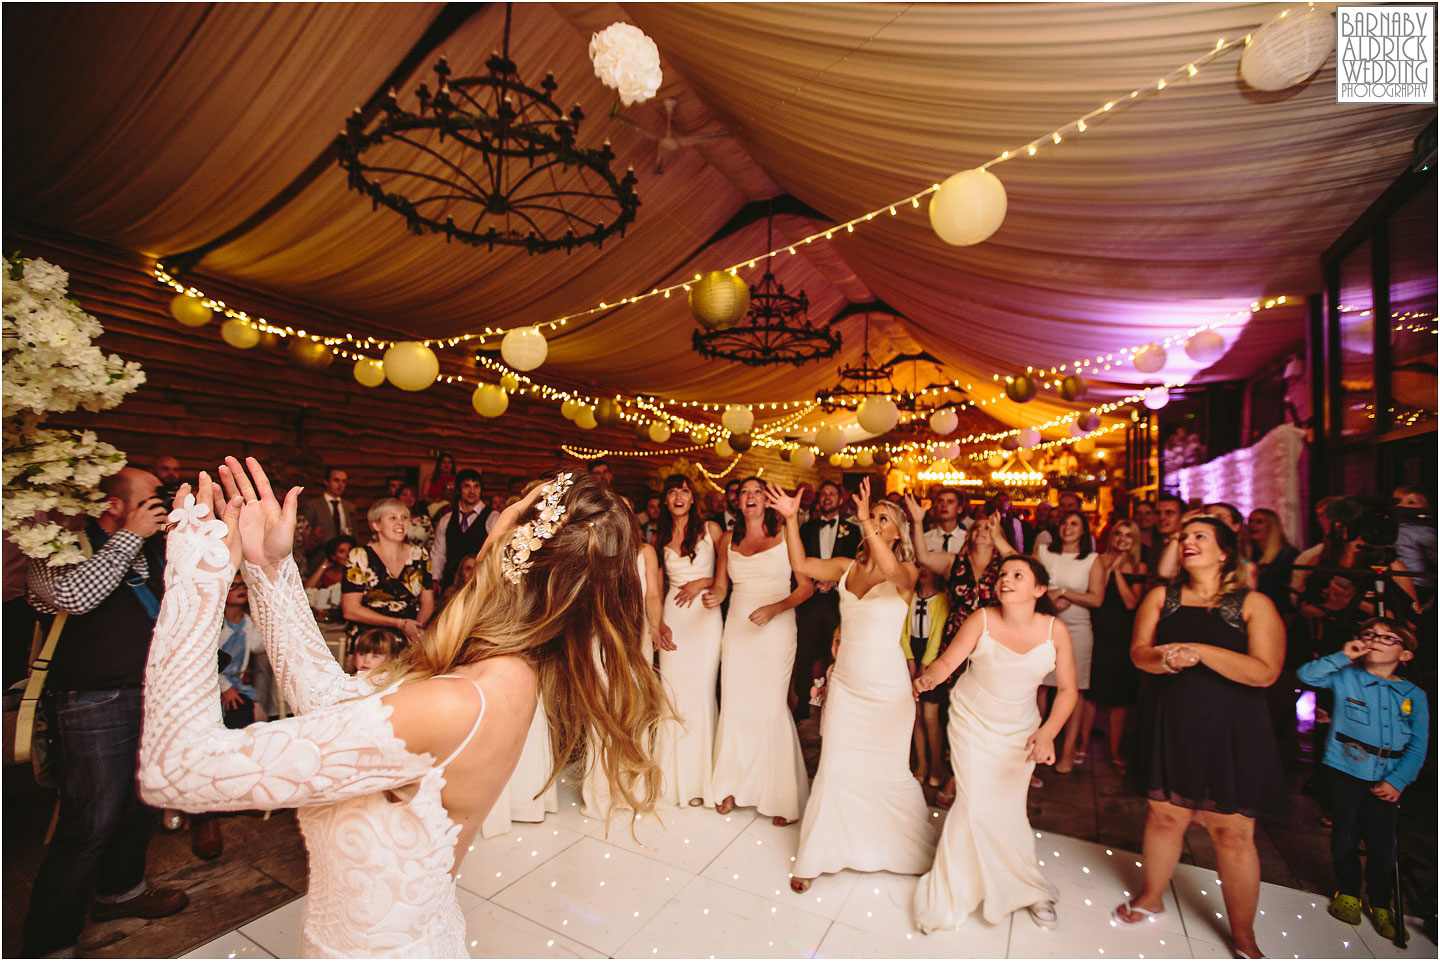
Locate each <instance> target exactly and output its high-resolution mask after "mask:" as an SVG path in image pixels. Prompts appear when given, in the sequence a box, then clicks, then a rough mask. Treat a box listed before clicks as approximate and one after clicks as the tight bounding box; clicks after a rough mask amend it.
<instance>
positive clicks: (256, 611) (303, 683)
mask: <svg viewBox="0 0 1440 961" xmlns="http://www.w3.org/2000/svg"><path fill="white" fill-rule="evenodd" d="M241 563H242V564H243V566H244V569H245V583H246V584H247V585H248V586H249V588H250V613H251V615H252V616H253V617H254V618H255V623H256V624H258V625H259V626H260V636H261V637H262V638H263V639H264V641H265V652H266V654H268V655H269V657H270V665H271V667H273V668H274V670H275V679H276V682H277V683H278V684H279V685H280V690H281V691H283V692H284V693H285V700H286V702H288V703H289V704H291V705H292V706H293V707H294V710H295V713H296V714H306V713H309V712H310V711H314V710H318V709H320V708H325V707H330V706H332V705H335V704H338V703H340V702H341V701H346V700H349V699H350V698H353V697H360V696H362V695H365V694H373V693H374V692H375V690H376V687H375V685H374V683H373V682H371V681H370V680H368V679H366V678H363V677H351V676H350V675H348V674H346V673H345V672H344V671H342V670H341V669H340V665H339V664H337V663H336V662H335V655H334V654H332V653H330V648H329V647H327V646H326V645H325V639H324V638H323V637H321V635H320V628H319V626H318V625H317V624H316V623H315V615H314V614H312V613H310V604H309V602H308V601H307V600H306V598H305V587H304V584H303V583H302V582H301V580H300V570H299V568H297V567H296V566H295V561H294V560H293V559H292V558H289V557H287V558H285V560H283V561H281V563H280V569H279V571H278V572H277V573H276V575H275V580H274V582H273V583H272V582H271V581H270V579H269V578H268V577H266V576H265V572H264V571H262V570H261V569H260V568H258V567H256V566H255V565H254V564H251V563H249V562H248V561H242V562H241ZM167 589H168V588H167Z"/></svg>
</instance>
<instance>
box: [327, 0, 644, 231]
mask: <svg viewBox="0 0 1440 961" xmlns="http://www.w3.org/2000/svg"><path fill="white" fill-rule="evenodd" d="M510 13H511V7H510V4H508V3H507V4H506V5H505V36H504V45H503V48H502V52H500V53H496V54H492V55H491V56H490V59H489V60H487V61H486V62H485V68H486V73H484V74H482V75H478V76H472V77H452V76H451V75H450V66H449V64H448V63H447V62H446V60H445V59H444V58H443V57H442V58H441V59H440V61H439V62H438V63H436V64H435V79H436V89H435V90H434V91H433V92H432V91H431V90H430V88H429V87H428V86H427V85H426V84H423V83H422V84H420V86H419V87H418V88H417V89H416V91H415V97H416V100H417V101H418V107H417V109H416V111H415V112H411V111H409V110H405V109H402V108H401V107H400V104H399V102H398V99H397V97H396V94H395V91H393V90H392V91H391V92H390V95H389V97H387V98H386V100H385V101H384V103H383V104H382V105H381V112H380V113H379V115H378V116H377V117H376V118H375V119H374V121H373V123H372V122H370V121H367V120H366V119H365V118H364V117H363V116H362V115H361V114H360V112H359V111H358V110H357V111H356V113H355V114H354V115H352V116H351V117H350V118H349V119H348V120H347V121H346V124H345V132H344V133H342V134H341V135H340V137H339V139H338V140H337V142H336V147H337V150H338V154H339V163H340V166H341V167H343V168H344V169H345V170H346V171H347V172H348V174H349V186H350V187H351V189H353V190H357V191H359V192H361V193H364V194H368V195H369V197H370V200H371V203H372V205H373V206H374V207H376V208H378V207H379V206H380V205H381V204H383V205H385V206H386V207H389V208H390V209H392V210H394V211H396V212H397V213H399V214H400V215H401V216H402V217H404V218H405V223H406V225H407V226H408V227H409V228H410V230H411V231H413V232H414V233H417V234H423V233H427V232H428V233H437V234H441V235H442V236H444V237H445V238H446V239H447V240H450V239H453V240H458V241H460V242H461V243H465V244H470V245H472V246H476V247H479V246H484V247H486V248H487V249H493V248H494V247H495V246H496V245H497V244H498V245H500V246H508V247H523V248H524V249H525V250H526V251H528V252H529V253H531V254H537V253H548V252H550V251H554V250H564V251H566V252H569V251H570V250H573V249H574V248H576V247H578V246H580V245H582V244H595V245H596V246H600V245H601V244H603V242H604V241H605V239H606V238H608V237H610V236H612V235H613V234H615V233H620V234H622V235H623V234H624V232H625V228H626V227H627V226H628V225H629V224H630V223H632V222H633V221H634V220H635V211H636V209H637V208H638V207H639V206H640V200H639V198H638V197H637V196H636V194H635V172H634V171H633V170H629V171H626V173H625V175H624V176H623V177H617V176H616V175H615V174H614V172H613V171H611V169H610V163H611V161H613V160H614V159H615V154H614V152H613V151H612V150H611V149H610V145H609V144H608V143H606V144H605V145H604V146H603V147H601V148H600V149H598V150H596V149H593V148H587V147H581V146H579V145H577V144H576V142H575V137H576V133H577V132H578V131H579V128H580V121H581V120H582V119H584V113H583V112H582V111H581V109H580V106H579V105H578V104H577V105H575V106H574V107H572V108H571V109H570V112H569V113H568V114H567V113H566V112H564V111H563V110H561V109H560V107H559V106H558V105H557V104H556V102H555V99H554V94H555V90H556V88H557V87H558V86H559V85H558V84H557V83H556V82H555V78H554V76H553V75H551V74H546V76H545V79H544V80H543V81H542V82H541V83H540V87H539V89H536V88H534V87H531V86H528V85H527V84H526V83H525V82H524V81H523V80H522V79H521V78H520V75H519V71H518V70H517V68H516V66H515V62H514V61H513V60H511V59H510Z"/></svg>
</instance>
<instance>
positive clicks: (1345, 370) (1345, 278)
mask: <svg viewBox="0 0 1440 961" xmlns="http://www.w3.org/2000/svg"><path fill="white" fill-rule="evenodd" d="M1374 307H1375V296H1374V290H1373V289H1372V287H1371V281H1370V241H1368V240H1367V241H1365V242H1364V243H1363V244H1361V245H1360V246H1359V247H1357V248H1355V249H1354V250H1353V251H1351V253H1350V255H1349V256H1347V257H1346V258H1345V259H1344V260H1342V261H1341V262H1340V398H1339V399H1340V433H1341V435H1343V436H1346V437H1352V436H1355V435H1358V434H1368V433H1370V432H1371V431H1372V430H1373V429H1374V427H1375V364H1374V354H1375V339H1374V338H1375V310H1374Z"/></svg>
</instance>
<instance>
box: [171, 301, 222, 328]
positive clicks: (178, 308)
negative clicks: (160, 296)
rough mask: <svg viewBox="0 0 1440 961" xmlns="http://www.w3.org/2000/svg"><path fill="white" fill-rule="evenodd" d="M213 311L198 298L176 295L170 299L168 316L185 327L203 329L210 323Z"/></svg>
mask: <svg viewBox="0 0 1440 961" xmlns="http://www.w3.org/2000/svg"><path fill="white" fill-rule="evenodd" d="M212 313H213V311H211V310H210V308H209V307H206V306H205V304H204V303H202V302H201V300H200V298H199V297H191V296H190V295H189V294H176V295H175V296H174V297H172V298H171V299H170V316H171V317H174V318H175V319H176V320H178V321H180V323H182V324H184V325H185V326H186V327H204V326H205V325H206V324H208V323H210V315H211V314H212Z"/></svg>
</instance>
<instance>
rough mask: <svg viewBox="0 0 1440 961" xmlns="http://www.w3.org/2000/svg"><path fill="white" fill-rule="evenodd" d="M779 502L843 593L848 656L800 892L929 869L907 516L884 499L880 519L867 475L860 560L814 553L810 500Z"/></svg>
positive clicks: (807, 829) (816, 568)
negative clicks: (805, 507)
mask: <svg viewBox="0 0 1440 961" xmlns="http://www.w3.org/2000/svg"><path fill="white" fill-rule="evenodd" d="M769 495H770V504H771V506H773V507H774V508H775V509H776V510H777V511H779V512H780V513H781V515H783V516H784V517H785V542H786V545H787V546H788V548H789V553H790V564H791V566H793V567H794V568H795V570H796V571H798V572H800V573H802V574H806V575H809V576H810V577H812V578H814V579H815V580H822V581H838V582H839V583H838V585H837V586H836V588H835V589H836V591H837V592H838V593H839V596H840V649H839V651H838V652H837V654H836V657H835V669H834V671H833V672H832V673H831V677H830V682H829V684H828V686H827V687H826V691H827V693H826V700H825V712H824V714H823V715H822V718H823V720H822V722H821V724H822V734H823V736H824V740H823V741H822V742H821V743H822V747H821V750H820V768H819V770H818V771H817V772H816V773H815V783H814V785H813V786H812V787H811V789H810V801H809V803H808V804H806V805H805V818H804V820H803V821H802V822H801V824H800V851H799V853H798V854H797V855H796V858H795V866H794V870H793V871H792V872H791V877H790V887H791V889H793V890H794V891H796V892H800V893H803V892H804V891H805V890H806V889H807V888H809V887H810V882H811V881H812V880H813V879H814V878H815V877H817V876H818V875H821V874H834V873H836V872H839V871H843V870H845V869H846V868H850V869H852V870H855V871H890V872H893V873H895V874H923V873H924V872H925V871H926V870H927V869H928V868H929V867H930V863H931V862H932V861H933V860H934V858H935V828H934V827H933V826H932V825H931V823H930V812H929V810H928V809H927V808H926V806H925V793H924V791H923V790H921V787H920V783H919V782H918V781H916V780H915V778H914V777H912V776H911V774H910V737H911V733H912V731H913V729H914V726H915V701H914V698H913V696H912V694H911V689H910V672H909V670H908V669H907V668H906V666H905V652H904V651H903V650H901V648H900V645H899V644H897V643H896V640H895V639H896V637H898V636H899V634H900V633H901V631H902V629H903V627H904V625H905V618H906V616H907V614H908V613H909V610H910V598H911V596H912V595H914V593H915V579H916V577H917V576H918V572H917V571H916V569H915V564H914V553H913V549H912V548H911V546H910V538H909V535H908V532H907V530H906V528H907V526H908V525H907V524H906V521H905V515H904V514H902V513H901V512H900V508H898V507H896V506H895V505H894V504H890V503H887V502H883V501H882V502H881V503H879V504H876V505H875V510H874V514H873V515H872V514H871V509H870V480H869V479H868V478H866V479H865V480H862V481H861V482H860V492H859V493H858V494H857V495H856V496H855V519H856V521H857V522H858V523H859V524H860V529H861V531H862V532H863V533H864V540H863V541H862V542H861V545H860V551H859V553H858V554H857V555H856V557H855V559H854V560H851V559H849V558H844V557H837V558H831V559H828V560H827V559H822V558H818V557H806V556H805V552H804V549H803V548H802V547H801V544H800V527H799V524H798V523H797V522H796V517H795V515H796V512H797V511H798V509H799V507H800V498H799V497H789V496H787V495H786V494H785V492H784V491H782V490H781V489H780V488H779V487H776V486H775V485H774V484H771V485H769ZM897 555H898V556H897Z"/></svg>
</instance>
